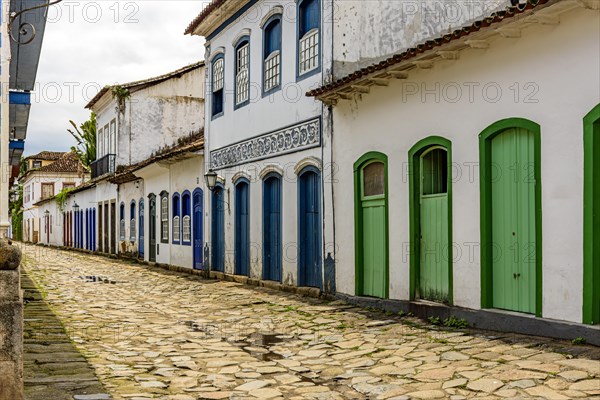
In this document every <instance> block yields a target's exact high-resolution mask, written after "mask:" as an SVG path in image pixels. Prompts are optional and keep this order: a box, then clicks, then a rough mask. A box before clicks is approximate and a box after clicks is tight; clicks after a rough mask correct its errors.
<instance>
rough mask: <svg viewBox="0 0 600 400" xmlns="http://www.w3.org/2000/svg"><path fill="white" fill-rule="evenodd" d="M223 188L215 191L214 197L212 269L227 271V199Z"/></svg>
mask: <svg viewBox="0 0 600 400" xmlns="http://www.w3.org/2000/svg"><path fill="white" fill-rule="evenodd" d="M224 195H225V193H224V191H223V188H221V187H217V188H215V190H213V197H212V212H213V215H212V242H213V253H212V269H213V270H214V271H220V272H224V270H225V199H224Z"/></svg>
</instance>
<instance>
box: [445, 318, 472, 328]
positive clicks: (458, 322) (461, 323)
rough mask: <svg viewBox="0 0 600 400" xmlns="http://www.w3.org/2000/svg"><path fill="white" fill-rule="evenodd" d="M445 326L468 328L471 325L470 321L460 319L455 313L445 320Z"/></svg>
mask: <svg viewBox="0 0 600 400" xmlns="http://www.w3.org/2000/svg"><path fill="white" fill-rule="evenodd" d="M444 326H445V327H447V328H457V329H466V328H468V327H469V323H468V322H467V321H465V320H464V319H463V318H461V319H458V318H456V317H455V316H454V315H451V316H450V318H446V319H445V320H444Z"/></svg>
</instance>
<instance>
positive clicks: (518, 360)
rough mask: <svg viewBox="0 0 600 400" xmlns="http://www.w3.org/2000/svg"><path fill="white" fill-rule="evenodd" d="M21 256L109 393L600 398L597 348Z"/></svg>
mask: <svg viewBox="0 0 600 400" xmlns="http://www.w3.org/2000/svg"><path fill="white" fill-rule="evenodd" d="M23 250H24V253H25V262H24V264H25V268H26V269H27V271H28V274H29V275H30V276H31V277H32V278H33V279H34V280H36V281H37V282H38V283H39V284H40V285H41V286H42V287H43V289H44V290H45V291H46V292H47V293H48V295H47V301H48V302H49V303H50V305H51V306H52V308H53V309H54V311H55V312H56V313H57V315H58V316H59V317H60V319H61V320H62V322H63V323H64V324H65V326H66V327H67V329H68V331H69V332H70V334H71V336H72V338H73V340H74V342H75V343H76V344H77V345H78V347H79V348H80V350H81V351H82V352H83V353H84V355H86V357H87V358H88V360H89V361H90V363H91V364H92V365H93V366H94V368H95V370H96V374H97V375H98V377H99V378H100V380H101V381H102V383H103V384H104V386H105V387H106V389H107V390H108V391H109V392H110V394H111V395H112V396H113V398H115V399H134V400H140V399H156V398H158V399H169V400H193V399H227V398H230V399H257V398H258V399H395V400H399V399H438V398H449V399H454V400H459V399H465V398H478V399H501V398H540V399H576V398H581V399H589V398H600V361H598V360H597V358H598V351H597V348H592V347H586V346H583V347H577V349H579V352H580V353H581V354H579V355H580V357H573V356H572V355H570V354H563V353H559V352H556V351H552V350H551V349H552V348H554V347H551V346H548V345H547V344H548V343H549V342H550V343H552V341H549V340H546V339H540V338H527V337H523V336H517V335H500V334H497V335H495V336H492V335H493V334H490V333H485V332H477V331H468V332H464V331H443V330H435V327H433V326H430V327H428V326H426V325H425V324H424V323H422V322H419V321H418V320H416V319H414V318H400V317H399V316H392V315H386V314H383V313H377V312H373V311H369V310H364V309H360V308H356V307H353V306H350V305H347V304H344V303H341V302H329V303H327V302H323V301H319V300H316V299H306V298H301V297H298V296H295V295H290V294H286V293H281V292H276V291H270V290H267V289H262V288H256V287H249V286H243V285H240V284H237V283H231V282H220V281H209V280H202V279H199V278H197V277H194V276H189V275H185V274H178V273H173V272H168V271H165V270H162V269H158V268H152V267H147V266H140V265H134V264H128V263H126V262H122V261H117V260H109V259H105V258H101V257H97V256H87V255H82V254H74V253H68V252H63V251H58V250H54V249H46V248H41V247H32V246H24V248H23ZM94 277H96V278H94ZM98 277H100V278H98ZM543 343H546V345H542V344H543ZM586 357H587V358H586ZM593 358H596V359H593Z"/></svg>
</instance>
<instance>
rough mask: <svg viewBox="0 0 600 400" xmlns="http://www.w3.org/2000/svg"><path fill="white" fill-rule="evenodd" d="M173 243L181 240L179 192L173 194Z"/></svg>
mask: <svg viewBox="0 0 600 400" xmlns="http://www.w3.org/2000/svg"><path fill="white" fill-rule="evenodd" d="M172 204H173V205H172V207H173V244H179V242H180V241H181V217H180V216H179V211H180V210H179V193H175V194H174V195H173V203H172Z"/></svg>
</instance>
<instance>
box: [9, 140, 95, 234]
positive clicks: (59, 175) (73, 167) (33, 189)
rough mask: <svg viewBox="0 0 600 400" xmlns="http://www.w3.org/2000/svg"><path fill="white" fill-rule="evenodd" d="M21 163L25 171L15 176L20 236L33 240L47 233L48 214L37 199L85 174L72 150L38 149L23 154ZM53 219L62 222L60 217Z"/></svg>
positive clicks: (70, 185)
mask: <svg viewBox="0 0 600 400" xmlns="http://www.w3.org/2000/svg"><path fill="white" fill-rule="evenodd" d="M25 163H26V164H27V171H26V172H25V173H24V174H23V175H22V176H21V177H20V178H19V182H20V184H21V185H23V240H24V241H26V242H31V243H37V242H38V241H40V240H42V241H43V240H45V239H46V240H47V239H48V235H49V234H50V232H49V230H48V229H47V226H46V224H45V219H46V218H48V215H46V214H45V209H43V208H41V207H40V203H41V202H43V201H44V200H46V199H50V198H54V196H55V195H56V194H58V193H59V192H61V191H62V190H64V189H71V188H74V187H75V186H78V185H80V184H82V183H83V182H85V181H86V180H89V174H87V173H85V169H84V167H83V165H82V164H81V162H80V161H79V159H78V158H77V155H76V154H75V153H72V152H64V153H63V152H51V151H42V152H41V153H38V154H36V155H33V156H29V157H27V158H25ZM53 222H55V223H56V224H58V225H59V226H60V224H61V223H62V221H61V220H60V219H58V220H53Z"/></svg>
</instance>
